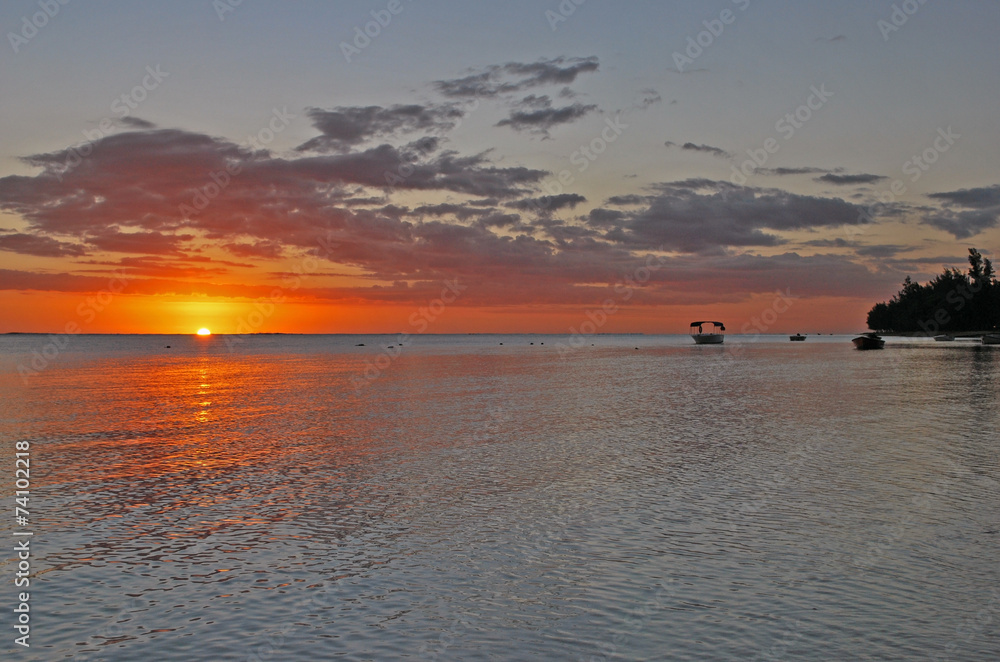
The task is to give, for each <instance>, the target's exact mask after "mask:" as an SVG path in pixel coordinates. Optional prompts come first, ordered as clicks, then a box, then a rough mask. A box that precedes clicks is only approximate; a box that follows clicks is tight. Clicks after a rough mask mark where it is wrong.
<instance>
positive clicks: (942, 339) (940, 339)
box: [934, 333, 955, 342]
mask: <svg viewBox="0 0 1000 662" xmlns="http://www.w3.org/2000/svg"><path fill="white" fill-rule="evenodd" d="M954 339H955V336H952V335H948V334H947V333H946V334H944V335H940V336H934V340H936V341H938V342H951V341H953V340H954Z"/></svg>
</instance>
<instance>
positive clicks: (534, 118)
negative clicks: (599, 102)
mask: <svg viewBox="0 0 1000 662" xmlns="http://www.w3.org/2000/svg"><path fill="white" fill-rule="evenodd" d="M594 110H597V106H596V105H594V104H589V105H584V104H582V103H574V104H572V105H569V106H563V107H561V108H554V107H552V100H551V99H549V97H547V96H541V97H539V96H535V95H530V96H527V97H525V98H524V99H522V100H521V101H520V102H518V103H517V104H516V105H515V107H514V109H513V110H511V112H510V115H508V116H507V117H506V118H504V119H502V120H500V121H499V122H497V124H496V125H497V126H509V127H511V128H512V129H514V130H516V131H530V132H532V133H538V134H541V135H544V136H548V134H549V129H551V128H552V127H554V126H557V125H559V124H568V123H570V122H573V121H575V120H578V119H580V118H581V117H584V116H585V115H587V113H590V112H592V111H594Z"/></svg>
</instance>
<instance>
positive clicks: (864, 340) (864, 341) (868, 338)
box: [851, 333, 885, 349]
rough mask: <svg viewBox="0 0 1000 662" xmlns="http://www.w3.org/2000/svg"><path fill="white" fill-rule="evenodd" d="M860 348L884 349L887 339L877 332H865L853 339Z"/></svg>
mask: <svg viewBox="0 0 1000 662" xmlns="http://www.w3.org/2000/svg"><path fill="white" fill-rule="evenodd" d="M851 342H852V343H854V346H855V347H856V348H858V349H882V348H883V347H885V341H884V340H882V336H880V335H878V334H877V333H865V334H862V335H860V336H858V337H857V338H855V339H853V340H852V341H851Z"/></svg>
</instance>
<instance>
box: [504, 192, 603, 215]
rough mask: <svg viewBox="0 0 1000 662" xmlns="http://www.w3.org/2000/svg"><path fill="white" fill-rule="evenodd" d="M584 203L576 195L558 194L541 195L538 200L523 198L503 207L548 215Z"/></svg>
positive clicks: (583, 200) (581, 197)
mask: <svg viewBox="0 0 1000 662" xmlns="http://www.w3.org/2000/svg"><path fill="white" fill-rule="evenodd" d="M586 201H587V198H585V197H583V196H582V195H579V194H577V193H560V194H559V195H543V196H541V197H539V198H524V199H522V200H516V201H514V202H508V203H507V204H506V205H504V206H506V207H510V208H511V209H520V210H523V211H534V212H537V213H548V212H553V211H557V210H559V209H565V208H570V209H572V208H573V207H576V206H577V205H578V204H580V203H582V202H586Z"/></svg>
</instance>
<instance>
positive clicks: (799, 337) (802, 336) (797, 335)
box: [788, 333, 806, 340]
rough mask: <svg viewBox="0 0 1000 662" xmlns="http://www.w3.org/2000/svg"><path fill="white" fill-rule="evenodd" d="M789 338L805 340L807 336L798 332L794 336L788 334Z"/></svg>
mask: <svg viewBox="0 0 1000 662" xmlns="http://www.w3.org/2000/svg"><path fill="white" fill-rule="evenodd" d="M788 339H789V340H805V339H806V337H805V336H804V335H802V334H801V333H796V334H795V335H794V336H788Z"/></svg>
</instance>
